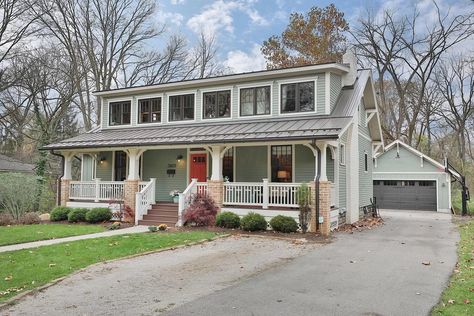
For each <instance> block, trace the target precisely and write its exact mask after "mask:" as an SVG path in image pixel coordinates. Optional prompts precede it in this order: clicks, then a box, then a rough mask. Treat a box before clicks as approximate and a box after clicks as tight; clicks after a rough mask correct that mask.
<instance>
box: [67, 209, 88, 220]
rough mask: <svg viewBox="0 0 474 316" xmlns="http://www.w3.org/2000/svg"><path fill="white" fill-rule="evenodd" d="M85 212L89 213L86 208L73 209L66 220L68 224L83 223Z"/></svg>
mask: <svg viewBox="0 0 474 316" xmlns="http://www.w3.org/2000/svg"><path fill="white" fill-rule="evenodd" d="M87 212H89V209H87V208H75V209H73V210H72V211H70V212H69V214H68V215H67V220H68V222H70V223H77V222H85V221H86V213H87Z"/></svg>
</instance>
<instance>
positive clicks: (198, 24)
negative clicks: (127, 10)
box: [157, 0, 473, 72]
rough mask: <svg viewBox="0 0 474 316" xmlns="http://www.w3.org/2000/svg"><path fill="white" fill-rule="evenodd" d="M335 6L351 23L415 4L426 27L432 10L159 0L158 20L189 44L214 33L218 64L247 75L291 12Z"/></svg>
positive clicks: (378, 0)
mask: <svg viewBox="0 0 474 316" xmlns="http://www.w3.org/2000/svg"><path fill="white" fill-rule="evenodd" d="M332 2H334V3H335V5H336V7H337V8H338V9H339V10H341V11H343V12H344V13H345V17H346V19H347V20H348V21H349V24H351V25H352V24H355V23H356V21H357V18H358V17H359V16H360V15H361V14H364V12H366V10H367V9H369V10H371V11H373V12H381V11H382V10H383V9H384V8H392V9H395V10H396V11H407V12H413V9H414V5H415V3H416V4H417V6H418V9H419V10H420V12H421V15H422V17H423V20H425V21H426V22H427V23H429V19H430V17H431V16H433V15H432V12H433V10H434V6H433V2H432V0H422V1H413V0H335V1H307V0H306V1H304V0H275V1H269V0H217V1H211V0H163V1H159V2H158V3H159V8H158V12H157V19H158V20H159V21H162V22H165V23H166V25H167V28H168V33H169V34H172V33H182V34H184V35H186V36H187V38H188V39H189V40H190V41H191V42H192V41H193V39H194V37H195V35H196V33H198V32H199V30H200V29H204V30H205V31H206V32H208V33H213V34H215V36H216V39H217V44H218V50H219V60H220V61H221V62H223V63H224V64H225V65H226V66H228V67H229V68H231V69H232V70H233V71H234V72H244V71H250V70H258V69H263V68H264V66H265V62H264V59H263V57H262V56H261V54H260V46H261V44H262V42H263V41H264V40H265V39H267V38H268V37H270V36H271V35H274V34H281V32H282V31H283V29H284V28H285V26H286V25H287V24H288V18H289V15H290V13H291V12H307V11H308V10H309V8H310V7H311V6H315V5H317V6H319V7H325V6H327V5H328V4H330V3H332ZM437 3H438V4H439V5H440V7H442V8H443V9H444V10H448V9H450V10H451V11H453V12H462V11H463V10H466V9H468V8H469V9H473V1H472V0H437Z"/></svg>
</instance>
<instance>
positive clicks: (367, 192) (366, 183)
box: [359, 135, 374, 206]
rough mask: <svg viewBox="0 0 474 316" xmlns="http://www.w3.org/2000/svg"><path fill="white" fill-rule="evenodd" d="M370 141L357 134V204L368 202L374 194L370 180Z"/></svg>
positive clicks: (364, 204) (371, 167)
mask: <svg viewBox="0 0 474 316" xmlns="http://www.w3.org/2000/svg"><path fill="white" fill-rule="evenodd" d="M366 153H367V167H368V168H367V169H368V171H367V172H366V171H365V154H366ZM372 165H373V163H372V142H371V141H370V140H368V139H366V138H365V137H362V136H361V135H359V206H366V205H369V204H370V199H371V198H372V197H373V196H374V186H373V182H372V171H373V166H372Z"/></svg>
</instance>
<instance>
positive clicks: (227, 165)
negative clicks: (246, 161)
mask: <svg viewBox="0 0 474 316" xmlns="http://www.w3.org/2000/svg"><path fill="white" fill-rule="evenodd" d="M222 176H223V177H224V179H228V180H229V182H233V181H234V148H230V149H229V150H227V151H226V152H225V154H224V157H223V158H222Z"/></svg>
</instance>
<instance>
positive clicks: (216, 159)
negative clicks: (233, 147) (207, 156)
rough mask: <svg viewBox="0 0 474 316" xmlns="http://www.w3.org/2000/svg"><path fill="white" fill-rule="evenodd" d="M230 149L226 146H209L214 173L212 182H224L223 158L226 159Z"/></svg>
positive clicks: (212, 173)
mask: <svg viewBox="0 0 474 316" xmlns="http://www.w3.org/2000/svg"><path fill="white" fill-rule="evenodd" d="M229 148H230V147H224V146H209V148H208V151H209V152H210V153H211V158H212V170H211V171H212V172H211V180H212V181H222V180H223V177H222V158H223V157H224V154H225V152H226V151H227V150H228V149H229Z"/></svg>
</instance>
